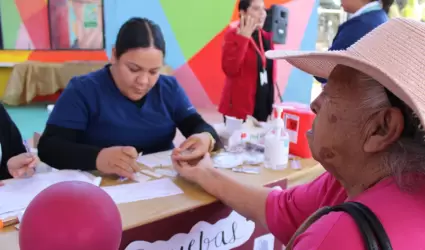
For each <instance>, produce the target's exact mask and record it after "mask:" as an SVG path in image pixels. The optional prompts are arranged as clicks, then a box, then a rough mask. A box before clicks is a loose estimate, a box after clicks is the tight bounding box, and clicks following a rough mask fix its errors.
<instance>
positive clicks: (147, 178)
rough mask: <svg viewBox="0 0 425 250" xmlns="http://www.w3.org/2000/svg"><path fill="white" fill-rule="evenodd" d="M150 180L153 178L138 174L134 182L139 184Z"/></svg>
mask: <svg viewBox="0 0 425 250" xmlns="http://www.w3.org/2000/svg"><path fill="white" fill-rule="evenodd" d="M150 179H151V177H149V176H147V175H144V174H142V173H136V174H135V175H134V180H135V181H137V182H147V181H148V180H150Z"/></svg>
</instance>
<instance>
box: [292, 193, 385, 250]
mask: <svg viewBox="0 0 425 250" xmlns="http://www.w3.org/2000/svg"><path fill="white" fill-rule="evenodd" d="M331 212H344V213H347V214H349V215H350V216H351V217H352V218H353V219H354V221H355V223H356V225H357V227H358V228H359V230H360V234H361V236H362V238H363V241H364V245H365V249H367V250H393V248H392V246H391V242H390V239H389V237H388V235H387V233H386V232H385V229H384V227H383V226H382V224H381V222H380V221H379V219H378V217H376V215H375V214H374V213H373V212H372V210H370V209H369V208H368V207H367V206H365V205H363V204H361V203H359V202H351V201H350V202H345V203H343V204H340V205H337V206H333V207H323V208H321V209H319V210H318V211H316V212H315V213H314V214H312V215H311V216H310V217H309V218H308V219H307V220H306V221H304V223H303V224H302V225H301V226H300V227H299V228H298V230H297V231H296V232H295V234H294V235H293V236H292V238H291V240H290V241H289V243H288V245H287V246H286V249H287V250H291V249H292V248H293V243H294V241H295V239H296V238H297V237H298V236H299V235H300V234H302V233H304V232H305V230H307V228H308V227H309V226H310V225H312V224H313V223H314V222H316V221H317V220H318V219H320V218H321V217H322V216H324V215H327V214H329V213H331Z"/></svg>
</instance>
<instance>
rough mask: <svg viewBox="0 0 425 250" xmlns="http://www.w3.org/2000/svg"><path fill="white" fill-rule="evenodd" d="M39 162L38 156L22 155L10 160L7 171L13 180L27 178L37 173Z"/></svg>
mask: <svg viewBox="0 0 425 250" xmlns="http://www.w3.org/2000/svg"><path fill="white" fill-rule="evenodd" d="M39 162H40V159H39V158H38V156H37V155H34V154H32V153H22V154H19V155H16V156H14V157H12V158H10V159H9V161H8V162H7V169H8V170H9V173H10V175H11V176H13V178H27V177H31V176H32V175H33V174H34V173H35V167H36V166H37V164H38V163H39Z"/></svg>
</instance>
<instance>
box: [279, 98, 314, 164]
mask: <svg viewBox="0 0 425 250" xmlns="http://www.w3.org/2000/svg"><path fill="white" fill-rule="evenodd" d="M275 106H280V107H283V113H282V118H283V120H284V121H285V126H286V130H287V132H288V134H289V138H290V141H291V143H290V144H289V153H290V154H293V155H296V156H299V157H302V158H311V151H310V148H309V146H308V141H307V137H306V132H307V131H308V130H310V129H311V127H312V125H313V120H314V118H315V116H316V115H315V114H314V113H313V112H312V111H311V109H310V106H309V105H306V104H302V103H295V102H283V103H280V104H275Z"/></svg>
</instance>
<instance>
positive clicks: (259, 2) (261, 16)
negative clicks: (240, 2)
mask: <svg viewBox="0 0 425 250" xmlns="http://www.w3.org/2000/svg"><path fill="white" fill-rule="evenodd" d="M241 14H246V15H249V16H251V17H253V18H254V20H255V22H256V23H257V27H258V28H262V27H263V26H264V22H265V21H266V16H267V13H266V9H265V6H264V1H263V0H252V2H251V5H250V6H249V8H248V9H247V10H246V13H243V12H242V13H241Z"/></svg>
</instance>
